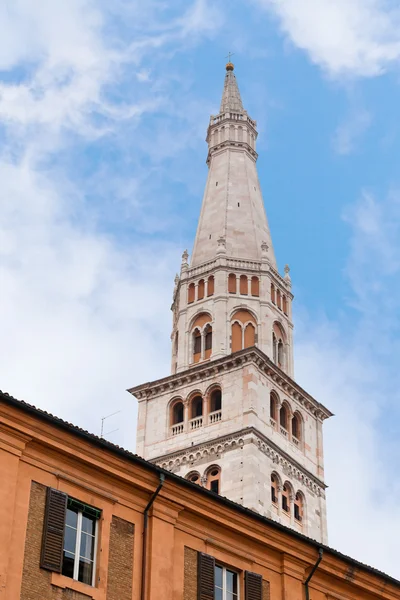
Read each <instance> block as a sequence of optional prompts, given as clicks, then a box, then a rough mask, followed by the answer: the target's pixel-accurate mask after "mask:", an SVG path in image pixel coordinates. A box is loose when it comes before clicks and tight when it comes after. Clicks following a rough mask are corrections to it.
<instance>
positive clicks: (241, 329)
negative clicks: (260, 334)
mask: <svg viewBox="0 0 400 600" xmlns="http://www.w3.org/2000/svg"><path fill="white" fill-rule="evenodd" d="M255 343H256V321H255V319H254V317H253V315H252V314H251V313H249V311H247V310H238V311H236V312H235V314H234V315H233V317H232V337H231V349H232V352H237V351H238V350H242V349H243V348H250V347H251V346H255Z"/></svg>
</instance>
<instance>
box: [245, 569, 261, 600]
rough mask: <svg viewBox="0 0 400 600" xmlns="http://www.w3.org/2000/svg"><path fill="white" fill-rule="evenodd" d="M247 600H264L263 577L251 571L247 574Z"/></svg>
mask: <svg viewBox="0 0 400 600" xmlns="http://www.w3.org/2000/svg"><path fill="white" fill-rule="evenodd" d="M244 581H245V588H246V591H245V600H262V577H261V575H258V574H257V573H252V572H251V571H246V572H245V578H244Z"/></svg>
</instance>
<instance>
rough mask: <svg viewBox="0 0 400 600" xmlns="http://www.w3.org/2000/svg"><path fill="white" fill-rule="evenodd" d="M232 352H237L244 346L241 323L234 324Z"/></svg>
mask: <svg viewBox="0 0 400 600" xmlns="http://www.w3.org/2000/svg"><path fill="white" fill-rule="evenodd" d="M231 345H232V352H237V351H238V350H241V349H242V348H243V345H242V326H241V324H240V323H233V325H232V342H231Z"/></svg>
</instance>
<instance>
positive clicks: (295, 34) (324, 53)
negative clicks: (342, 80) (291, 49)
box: [255, 0, 400, 77]
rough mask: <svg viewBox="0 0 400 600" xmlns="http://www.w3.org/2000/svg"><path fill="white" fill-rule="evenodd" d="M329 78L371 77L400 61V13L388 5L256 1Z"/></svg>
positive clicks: (383, 0)
mask: <svg viewBox="0 0 400 600" xmlns="http://www.w3.org/2000/svg"><path fill="white" fill-rule="evenodd" d="M255 2H256V3H257V4H258V5H259V6H261V7H262V8H264V9H266V10H268V11H269V12H270V13H271V14H273V15H274V16H275V17H276V18H277V19H278V21H279V25H280V27H281V29H282V31H283V33H284V34H285V35H286V36H287V38H288V39H289V40H290V41H291V42H292V43H293V44H294V45H295V46H297V47H298V48H300V49H302V50H304V51H305V52H307V54H308V55H309V57H310V59H311V60H312V61H313V62H314V63H315V64H317V65H319V66H321V67H322V68H323V69H324V70H325V71H326V72H327V73H328V74H329V75H332V76H335V77H340V76H361V77H371V76H376V75H379V74H381V73H383V72H385V71H386V70H387V69H389V68H391V67H395V66H396V65H397V63H398V60H399V58H400V27H399V25H400V10H399V7H398V4H397V3H395V2H392V1H389V2H388V1H387V0H352V1H351V2H349V1H348V0H284V1H283V0H255Z"/></svg>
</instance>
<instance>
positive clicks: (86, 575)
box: [78, 558, 93, 585]
mask: <svg viewBox="0 0 400 600" xmlns="http://www.w3.org/2000/svg"><path fill="white" fill-rule="evenodd" d="M92 573H93V563H92V562H90V561H87V560H85V559H82V558H81V560H80V561H79V574H78V579H79V581H82V583H87V584H88V585H92Z"/></svg>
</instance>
